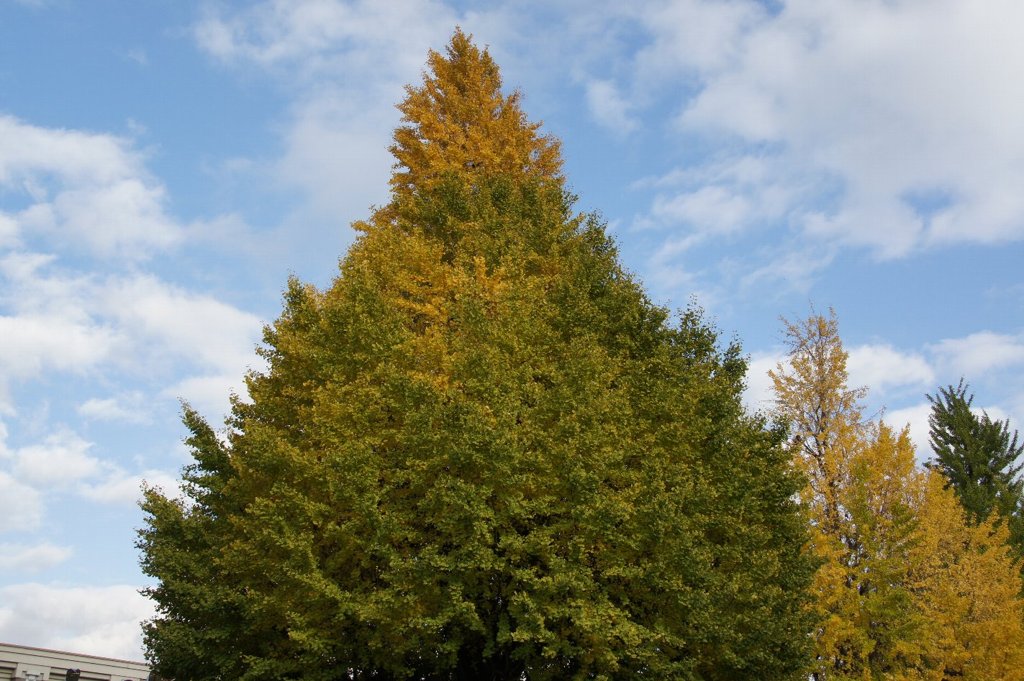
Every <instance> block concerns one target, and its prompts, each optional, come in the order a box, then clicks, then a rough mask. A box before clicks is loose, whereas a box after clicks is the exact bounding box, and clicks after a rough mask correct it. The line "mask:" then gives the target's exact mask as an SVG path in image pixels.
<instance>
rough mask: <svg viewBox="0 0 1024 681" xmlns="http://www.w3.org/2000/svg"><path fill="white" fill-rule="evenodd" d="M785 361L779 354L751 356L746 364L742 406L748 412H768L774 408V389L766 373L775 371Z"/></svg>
mask: <svg viewBox="0 0 1024 681" xmlns="http://www.w3.org/2000/svg"><path fill="white" fill-rule="evenodd" d="M785 359H786V358H785V356H784V355H781V354H764V353H757V354H754V355H752V356H751V358H750V362H749V363H748V364H747V388H746V390H744V391H743V404H744V405H745V406H746V408H747V410H748V411H751V412H754V411H761V412H770V411H772V410H773V409H774V408H775V389H774V387H773V386H772V379H771V378H770V377H769V376H768V372H769V371H775V369H776V367H777V366H778V365H779V363H780V362H784V361H785Z"/></svg>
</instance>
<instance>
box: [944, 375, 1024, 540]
mask: <svg viewBox="0 0 1024 681" xmlns="http://www.w3.org/2000/svg"><path fill="white" fill-rule="evenodd" d="M968 389H969V388H968V386H967V385H965V384H964V382H963V381H962V380H961V381H960V383H959V385H957V386H955V387H954V386H952V385H950V386H946V387H945V388H940V389H939V390H938V392H937V393H936V394H935V395H934V396H932V395H929V396H928V400H929V401H930V402H931V404H932V413H931V415H930V416H929V417H928V424H929V426H930V431H929V432H930V436H931V445H932V450H933V451H934V453H935V458H934V460H933V461H931V462H930V465H931V467H932V468H934V469H935V470H937V471H939V472H941V473H942V474H943V475H944V476H946V480H947V483H948V484H949V485H950V486H951V487H952V488H953V490H954V491H955V492H956V496H957V498H958V499H959V500H960V503H961V504H962V505H963V507H964V510H965V511H966V512H967V515H968V517H969V518H970V520H971V521H972V522H974V523H975V524H977V523H981V522H983V521H985V520H987V519H988V518H989V517H990V516H992V515H993V514H994V515H995V517H996V519H998V520H1000V521H1003V522H1006V523H1007V524H1008V527H1009V530H1010V542H1011V543H1012V544H1013V546H1014V550H1015V551H1016V553H1017V556H1018V558H1024V478H1022V477H1021V475H1020V473H1021V469H1022V468H1024V460H1021V454H1022V453H1024V442H1018V438H1017V432H1016V431H1014V432H1013V434H1012V435H1011V433H1010V422H1009V420H1005V421H995V420H993V419H991V418H990V417H989V415H988V414H987V413H985V412H982V413H981V414H980V415H979V414H976V413H975V412H974V410H973V409H972V407H971V405H972V403H973V402H974V395H968V394H967V391H968Z"/></svg>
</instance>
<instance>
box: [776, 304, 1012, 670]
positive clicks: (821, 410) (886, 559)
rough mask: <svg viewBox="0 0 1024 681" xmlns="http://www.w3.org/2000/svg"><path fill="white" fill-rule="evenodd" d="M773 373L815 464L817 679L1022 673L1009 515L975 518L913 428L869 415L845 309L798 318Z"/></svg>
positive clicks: (805, 455)
mask: <svg viewBox="0 0 1024 681" xmlns="http://www.w3.org/2000/svg"><path fill="white" fill-rule="evenodd" d="M786 331H787V339H788V341H789V347H790V353H789V358H788V362H787V363H786V365H785V366H784V365H782V364H780V365H779V367H778V368H777V369H776V370H775V371H773V372H771V377H772V379H773V382H774V385H775V392H776V397H777V400H778V410H779V413H780V414H781V415H782V416H783V417H784V418H786V419H788V420H789V421H790V423H791V424H792V428H791V448H792V450H793V452H794V455H795V461H796V463H797V465H798V466H799V467H800V468H801V469H802V470H804V471H805V472H806V475H807V479H808V485H807V487H806V489H805V491H804V494H803V502H804V506H805V507H806V508H807V509H808V511H809V513H810V524H811V531H812V535H813V540H812V547H813V552H814V554H815V555H816V556H817V557H818V558H819V560H821V567H820V568H819V569H818V572H817V573H816V575H815V579H814V586H813V590H814V595H815V598H814V604H813V608H814V610H815V611H816V613H817V614H818V616H819V621H820V623H821V624H820V625H819V627H818V628H817V629H816V631H815V634H814V641H815V664H814V668H813V676H814V678H815V679H820V680H824V679H950V678H957V679H960V678H963V679H979V680H980V679H1021V678H1024V629H1022V626H1024V601H1022V600H1021V599H1020V592H1021V581H1020V577H1019V572H1018V571H1017V569H1016V567H1015V565H1014V561H1013V559H1012V557H1011V553H1010V547H1009V546H1008V544H1007V540H1008V538H1009V535H1008V532H1007V529H1006V527H1005V524H999V523H998V519H997V518H996V517H992V518H991V519H989V520H987V521H985V522H982V523H980V524H974V523H971V522H970V518H969V517H968V515H967V514H966V513H965V511H964V509H963V507H962V506H961V504H960V503H958V501H957V499H956V497H955V496H954V493H953V491H952V490H951V489H950V488H949V481H948V479H946V478H945V477H944V476H943V475H942V474H941V473H939V472H937V471H931V470H925V469H922V468H920V467H919V466H918V465H917V464H916V462H915V458H914V447H913V444H912V443H911V442H910V438H909V436H908V431H907V430H906V429H904V430H903V431H902V432H897V431H894V430H893V429H891V428H890V427H889V426H887V425H885V424H884V423H882V422H881V421H877V422H868V421H865V420H864V418H863V411H862V408H861V406H860V400H861V399H862V398H863V396H864V391H863V390H860V389H851V388H849V387H848V385H847V378H848V377H847V373H846V359H847V354H846V352H845V350H844V349H843V346H842V342H841V340H840V337H839V332H838V323H837V321H836V318H835V316H834V315H830V316H823V315H812V316H811V317H809V318H808V319H807V320H805V321H803V322H800V323H787V324H786Z"/></svg>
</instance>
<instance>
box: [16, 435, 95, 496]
mask: <svg viewBox="0 0 1024 681" xmlns="http://www.w3.org/2000/svg"><path fill="white" fill-rule="evenodd" d="M90 447H92V443H91V442H87V441H86V440H83V439H82V438H81V437H79V436H78V435H76V434H75V433H73V432H71V431H68V430H62V431H58V432H57V433H54V434H52V435H49V436H47V437H46V438H45V439H44V440H43V441H42V442H41V443H39V444H34V445H29V446H27V447H21V448H19V449H16V450H13V451H12V452H11V455H12V458H13V460H14V466H13V471H14V473H15V474H16V475H17V476H18V478H19V479H21V480H24V481H27V482H29V483H31V484H34V485H37V486H40V487H63V486H66V485H68V484H71V483H73V482H76V481H78V480H81V479H83V478H88V477H92V476H94V475H97V474H98V473H99V472H100V470H101V462H100V460H99V459H97V458H96V457H93V456H90V455H89V454H88V452H89V449H90Z"/></svg>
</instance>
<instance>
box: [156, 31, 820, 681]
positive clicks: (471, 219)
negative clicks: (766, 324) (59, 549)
mask: <svg viewBox="0 0 1024 681" xmlns="http://www.w3.org/2000/svg"><path fill="white" fill-rule="evenodd" d="M485 58H486V59H485ZM458 60H479V61H480V62H481V63H479V64H473V63H469V64H459V63H458ZM452 62H456V63H455V64H454V65H453V64H452ZM430 65H431V69H432V73H431V74H428V75H427V76H426V85H425V86H424V87H425V88H426V90H427V91H430V92H433V91H435V90H437V88H438V87H440V86H439V85H438V82H439V79H440V83H441V85H444V86H445V87H441V88H440V90H439V91H451V92H459V93H465V92H470V93H472V92H478V91H479V90H480V89H481V88H482V87H483V88H484V89H485V90H487V88H490V90H487V92H485V94H487V95H488V97H486V98H484V99H487V100H488V101H492V100H494V99H495V97H497V96H498V95H497V94H495V92H496V88H497V84H498V83H499V82H500V80H499V79H497V77H496V71H495V70H494V69H493V68H491V67H492V66H493V65H492V64H491V62H490V61H489V57H486V52H483V53H481V52H479V51H476V49H475V48H473V47H472V45H471V43H469V41H468V39H467V38H466V37H465V36H463V35H462V34H461V33H456V35H455V37H454V38H453V40H452V45H451V46H450V48H449V51H448V58H447V59H445V58H443V57H439V56H438V55H436V54H434V55H432V56H431V61H430ZM456 67H457V68H456ZM480 74H483V75H480ZM449 78H451V79H455V82H454V83H449V82H447V81H446V79H449ZM458 78H464V79H465V78H468V79H471V80H472V79H474V78H476V79H479V78H484V80H485V82H484V83H483V85H481V83H480V82H477V81H473V82H468V83H466V82H460V81H458ZM431 79H433V80H431ZM460 83H461V84H460ZM431 88H434V89H433V90H432V89H431ZM446 88H447V89H446ZM409 92H410V98H409V99H408V100H407V102H406V105H405V108H403V112H405V113H406V115H407V117H409V118H407V120H410V119H411V117H413V116H415V117H417V118H416V120H415V121H412V122H413V123H415V125H412V123H411V124H410V125H412V127H409V126H406V127H403V128H401V129H400V130H399V133H398V134H397V135H396V140H397V141H398V145H399V146H401V145H403V144H405V145H406V146H411V147H415V154H414V156H415V159H416V160H415V163H416V164H417V165H416V166H415V167H414V168H411V167H409V166H400V167H399V169H398V171H397V174H396V178H399V179H398V180H397V181H396V182H395V193H394V200H393V201H392V203H391V204H389V205H388V206H386V207H384V208H382V209H381V210H379V211H377V212H375V213H374V214H373V215H372V216H371V218H370V219H369V220H368V221H367V222H365V223H361V224H360V225H359V229H360V230H361V231H362V236H361V237H360V239H359V240H358V241H357V243H356V244H355V245H354V246H353V247H352V249H351V251H350V252H349V253H348V255H347V257H346V258H345V259H344V261H343V262H342V264H341V271H340V274H339V276H338V278H337V279H336V280H335V281H334V283H333V284H332V285H331V286H330V287H329V288H328V289H327V290H325V291H318V290H316V289H314V288H313V287H310V286H306V285H303V284H301V283H299V282H298V281H295V280H292V281H290V282H289V286H288V289H287V291H286V294H285V305H284V311H283V313H282V315H281V317H280V318H279V319H278V320H277V321H276V322H275V323H274V324H273V325H271V326H269V327H268V328H267V330H266V333H265V337H264V340H265V345H264V347H263V349H262V351H261V352H262V354H263V356H264V357H265V358H266V360H267V364H268V368H267V370H266V371H265V372H262V373H254V374H252V375H250V376H249V379H248V387H249V394H250V396H251V398H252V401H251V403H242V402H236V403H235V405H234V410H233V416H232V418H231V420H230V422H229V426H230V430H229V432H228V433H226V435H225V437H226V441H225V442H223V443H222V442H221V441H219V440H218V439H217V438H216V437H215V435H214V434H213V433H212V431H211V430H210V429H209V427H208V426H206V424H205V423H203V422H202V421H201V419H199V418H198V417H197V416H196V415H195V414H194V413H193V412H191V411H189V410H186V424H187V425H188V426H189V428H190V429H191V430H192V432H193V437H192V438H191V440H190V445H191V446H192V448H193V451H194V453H195V456H196V464H195V465H193V466H192V467H190V468H189V469H188V470H187V471H186V476H185V477H186V491H187V492H188V494H189V497H190V501H189V503H187V504H184V503H178V502H174V501H171V500H168V499H166V498H164V497H162V496H161V495H160V494H158V493H157V492H155V491H150V492H149V493H148V494H147V497H146V502H145V506H144V507H145V510H146V511H147V513H148V514H149V520H148V525H147V527H146V528H145V529H144V530H142V532H141V539H140V547H141V549H142V551H143V567H144V568H145V569H146V571H147V573H149V574H151V575H153V576H154V577H156V578H157V579H158V585H157V586H156V587H154V588H153V589H152V590H151V595H152V596H153V598H154V599H155V600H156V602H157V604H158V608H159V615H158V616H157V617H156V618H155V619H154V620H153V621H152V622H150V623H149V625H148V627H147V630H146V640H147V645H148V648H149V654H150V658H151V660H152V661H153V663H154V666H155V668H156V670H157V671H158V672H159V673H160V674H162V675H165V676H168V677H174V678H189V679H228V678H230V679H288V678H303V679H352V678H355V679H369V678H374V679H392V678H394V679H510V680H511V679H515V680H518V679H522V678H529V679H531V680H532V679H570V678H578V679H612V678H616V679H620V678H659V679H708V680H717V679H722V680H725V679H763V678H772V679H786V678H801V677H802V673H803V670H804V667H805V665H806V661H807V659H808V645H809V637H808V632H809V631H810V627H811V622H810V620H809V613H808V610H807V608H806V588H807V585H808V583H809V581H810V578H811V574H812V572H813V565H812V563H811V561H810V558H809V557H808V556H807V555H806V553H805V551H804V544H805V541H806V527H805V523H804V520H803V518H802V516H801V515H800V513H799V509H798V507H797V505H796V504H795V502H794V497H795V495H796V493H797V491H798V490H799V489H800V487H801V484H802V482H801V478H800V477H799V476H798V475H797V474H796V473H795V472H793V470H792V469H791V466H790V465H789V454H788V453H787V452H786V450H785V449H784V447H783V438H784V434H783V433H782V432H780V431H779V430H777V429H772V428H770V427H768V425H767V424H766V423H765V422H764V421H763V420H762V419H760V418H758V417H750V416H748V415H746V414H745V412H744V411H743V408H742V406H741V400H740V395H741V392H742V388H743V377H744V374H745V370H746V366H745V362H744V360H743V359H742V357H741V353H740V350H739V348H738V347H736V346H729V347H727V348H725V349H722V348H721V347H720V344H719V341H718V337H717V334H716V332H715V331H714V329H713V328H712V327H711V326H710V325H709V324H708V323H707V322H706V321H704V319H703V318H702V315H701V313H700V311H699V310H697V309H690V310H688V311H686V312H685V313H684V314H683V315H682V316H681V318H680V319H679V320H678V322H677V323H675V324H670V323H669V322H668V318H667V314H666V312H665V311H664V310H663V309H661V308H659V307H657V306H654V305H652V304H651V303H650V302H649V300H648V299H647V298H646V296H645V295H644V293H643V291H642V289H641V288H640V287H639V286H638V285H637V284H636V282H634V280H633V279H632V278H631V277H630V276H629V275H628V274H627V273H626V272H624V271H623V270H622V268H621V267H620V266H619V264H618V256H617V252H616V250H615V248H614V246H613V244H612V243H611V241H610V240H609V239H608V237H607V236H606V235H605V232H604V228H603V225H602V224H601V223H600V221H599V220H597V219H596V218H595V217H593V216H587V215H578V214H574V213H573V211H572V202H573V197H572V196H571V195H569V194H568V193H567V192H566V191H565V189H564V188H563V186H562V180H561V178H560V177H559V176H558V175H557V174H555V173H553V172H551V173H549V172H546V171H545V170H544V169H545V168H557V167H559V166H560V160H559V159H557V158H556V157H553V156H551V155H550V154H551V150H552V149H555V150H557V144H556V143H554V142H553V141H551V140H549V139H548V138H540V137H532V136H533V135H534V131H535V130H536V126H535V125H532V124H528V123H527V122H526V121H525V117H523V116H521V115H520V114H517V113H516V111H518V109H517V108H516V107H517V105H516V100H515V99H514V98H507V99H505V100H502V101H503V102H504V103H503V107H499V108H497V109H495V114H494V115H495V116H499V117H500V121H499V123H500V125H498V124H495V126H493V128H492V132H493V131H498V132H499V133H500V131H502V130H505V129H506V128H510V129H512V130H513V131H514V132H515V133H516V134H514V135H513V134H510V135H508V139H509V142H508V143H509V144H510V145H513V146H514V147H515V149H513V150H512V151H508V150H503V149H502V148H501V145H502V144H503V143H504V138H503V137H502V136H501V135H500V134H492V135H490V136H480V135H478V134H475V133H472V134H470V135H469V139H470V140H471V141H472V142H473V144H475V145H477V147H476V148H474V152H473V153H474V155H481V154H482V155H483V156H481V157H483V158H489V159H505V160H507V159H516V158H520V157H521V155H517V154H520V152H519V151H516V150H517V149H526V150H527V152H526V156H525V157H523V158H527V159H530V158H532V159H534V160H537V161H538V163H539V165H538V166H537V167H527V168H525V169H524V168H520V167H519V166H516V165H515V164H514V163H512V164H511V165H510V164H509V163H507V162H505V161H502V163H498V164H496V165H497V168H496V169H490V168H489V166H488V165H480V164H473V165H472V166H465V164H460V163H453V162H452V161H451V158H449V157H444V159H443V160H444V162H443V163H440V162H438V164H436V165H434V164H433V163H434V161H432V160H431V159H434V158H435V157H436V156H439V155H440V156H444V151H445V150H446V149H449V148H451V145H452V144H453V143H452V142H451V139H450V135H452V134H455V135H457V134H459V131H460V130H466V129H468V130H472V125H475V124H476V123H474V121H475V120H476V118H478V117H479V113H480V112H478V111H475V110H474V111H472V112H471V113H472V116H469V117H468V118H467V119H466V126H461V125H455V124H452V121H453V117H455V122H456V123H457V122H458V120H459V119H458V116H460V115H463V113H464V112H463V111H462V109H461V108H457V109H455V110H452V109H448V108H444V107H445V106H446V101H447V100H446V99H445V98H444V97H434V98H433V99H429V98H428V99H424V98H423V97H420V96H419V94H418V93H420V94H422V93H421V90H419V89H415V88H410V90H409ZM499 94H500V93H499ZM458 101H460V102H462V101H463V100H461V99H459V100H458ZM424 102H426V103H427V104H429V105H430V106H433V107H440V108H441V109H440V110H436V109H434V110H430V109H429V107H428V110H426V111H424V110H422V109H421V108H419V107H420V104H423V103H424ZM414 104H415V105H416V106H413V105H414ZM461 106H462V104H460V107H461ZM509 107H511V109H510V108H509ZM430 116H435V117H437V118H438V120H443V121H444V122H445V126H443V129H444V131H445V135H446V137H444V138H443V139H439V140H435V141H431V140H430V139H429V134H428V133H429V131H430V130H431V126H430V125H429V123H430V120H429V117H430ZM510 121H511V122H518V127H517V126H515V125H511V124H510V123H509V122H510ZM417 126H418V127H417ZM410 129H417V130H420V131H423V135H422V136H416V137H415V140H413V138H411V137H409V134H408V133H407V131H408V130H410ZM524 131H525V132H524ZM531 139H535V140H540V142H538V143H537V144H536V145H533V146H532V147H531V144H529V143H528V142H529V140H531ZM410 140H413V141H410ZM424 140H426V142H429V143H430V144H421V142H424ZM524 140H526V142H524ZM414 142H415V143H414ZM435 142H436V146H431V145H434V144H435ZM481 145H482V146H481ZM488 145H490V146H493V147H494V149H490V150H488V149H489V146H488ZM456 146H458V145H456ZM484 147H488V148H484ZM531 149H532V151H531ZM507 151H508V153H506V152H507ZM513 152H514V153H513ZM410 153H411V152H410ZM398 157H399V159H400V161H402V162H403V163H404V161H403V160H402V159H403V157H402V156H400V155H399V156H398ZM541 161H543V163H540V162H541ZM410 163H411V162H410ZM403 168H404V170H403ZM517 168H518V169H517ZM418 178H421V179H418ZM422 178H429V181H428V180H427V179H422Z"/></svg>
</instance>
